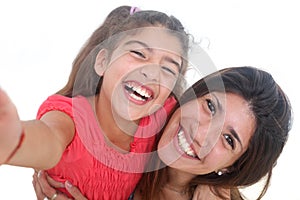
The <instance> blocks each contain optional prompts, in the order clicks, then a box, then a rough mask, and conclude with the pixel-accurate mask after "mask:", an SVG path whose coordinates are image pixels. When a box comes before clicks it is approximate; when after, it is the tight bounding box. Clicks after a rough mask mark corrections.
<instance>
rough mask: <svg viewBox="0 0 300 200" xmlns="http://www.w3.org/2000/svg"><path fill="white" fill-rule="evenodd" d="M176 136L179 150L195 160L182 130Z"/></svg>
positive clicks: (194, 155)
mask: <svg viewBox="0 0 300 200" xmlns="http://www.w3.org/2000/svg"><path fill="white" fill-rule="evenodd" d="M177 136H178V144H179V146H180V148H181V150H183V151H184V152H185V153H186V154H187V155H189V156H191V157H194V158H195V157H196V154H195V152H194V151H193V149H192V148H191V147H190V145H189V144H188V142H187V140H186V138H185V137H184V134H183V130H180V131H179V132H178V135H177Z"/></svg>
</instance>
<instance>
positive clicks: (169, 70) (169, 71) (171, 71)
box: [161, 66, 176, 76]
mask: <svg viewBox="0 0 300 200" xmlns="http://www.w3.org/2000/svg"><path fill="white" fill-rule="evenodd" d="M161 68H162V69H163V70H164V71H166V72H168V73H170V74H172V75H174V76H176V73H175V72H174V71H173V69H171V68H169V67H166V66H162V67H161Z"/></svg>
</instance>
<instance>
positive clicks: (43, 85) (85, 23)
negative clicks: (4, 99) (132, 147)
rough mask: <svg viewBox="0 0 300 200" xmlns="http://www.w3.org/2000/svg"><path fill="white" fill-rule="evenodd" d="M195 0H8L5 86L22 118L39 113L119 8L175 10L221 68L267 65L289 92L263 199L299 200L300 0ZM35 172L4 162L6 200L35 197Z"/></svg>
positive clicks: (1, 190) (1, 183)
mask: <svg viewBox="0 0 300 200" xmlns="http://www.w3.org/2000/svg"><path fill="white" fill-rule="evenodd" d="M195 2H196V1H188V0H186V1H178V2H177V1H174V0H172V1H171V0H169V1H162V0H159V1H158V0H152V1H144V2H140V1H121V0H118V1H109V2H107V1H100V0H97V1H96V0H85V1H83V0H82V1H76V0H52V1H38V0H27V1H22V0H10V1H6V2H5V3H4V1H1V2H0V26H1V27H0V86H1V87H2V88H3V89H4V90H6V91H7V92H8V94H9V95H10V97H11V98H12V100H13V101H14V102H15V104H16V106H17V108H18V110H19V114H20V117H21V119H24V120H25V119H33V118H35V114H36V111H37V109H38V107H39V105H40V104H41V102H42V101H43V100H44V99H45V98H46V97H47V96H48V95H50V94H52V93H54V92H56V91H57V90H58V89H60V88H61V87H62V86H63V85H64V83H65V82H66V80H67V78H68V76H69V72H70V69H71V63H72V61H73V59H74V58H75V56H76V55H77V53H78V51H79V49H80V48H81V46H82V45H83V43H84V42H85V41H86V39H87V38H88V37H89V36H90V34H91V33H92V32H93V31H94V30H95V29H96V28H97V27H98V26H99V25H100V24H101V23H102V22H103V20H104V18H105V17H106V15H107V14H108V13H109V12H110V11H111V10H112V9H114V8H115V7H117V6H120V5H134V6H138V7H140V8H141V9H144V10H146V9H154V10H159V11H163V12H166V13H168V14H172V15H174V16H176V17H177V18H179V19H180V20H181V22H182V23H183V24H184V25H185V27H186V28H187V30H188V31H189V32H190V33H191V34H193V35H194V37H195V38H196V40H198V41H200V40H201V39H205V41H206V44H205V45H204V47H205V48H206V50H207V53H208V54H209V56H210V57H211V59H212V60H213V62H214V63H215V65H216V66H218V68H223V67H230V66H242V65H251V66H255V67H259V68H262V69H265V70H267V71H269V72H271V73H272V75H273V76H274V78H275V80H277V82H278V83H279V84H280V85H281V86H282V88H283V90H284V91H285V92H286V93H287V94H288V96H289V97H290V100H291V103H292V106H293V109H294V125H293V129H292V131H291V132H290V138H289V141H288V143H287V146H286V148H285V149H284V152H283V153H282V156H281V157H280V159H279V161H278V164H277V166H276V167H275V169H274V175H273V179H272V182H271V187H270V188H269V190H268V192H267V194H266V196H265V197H264V199H268V200H277V199H278V200H279V199H284V200H286V199H287V200H300V194H299V184H298V179H300V173H299V169H300V164H299V162H298V161H297V160H298V159H299V155H298V154H299V150H298V148H299V145H300V135H299V134H298V132H299V130H300V129H299V120H298V115H299V102H300V99H299V94H298V93H299V89H298V87H297V85H299V83H296V81H297V80H298V74H297V73H296V70H297V68H299V67H300V60H299V47H300V39H299V37H300V30H299V28H298V27H299V19H300V12H299V9H300V6H298V3H297V1H296V0H295V1H292V0H285V1H283V0H282V1H276V0H273V1H271V0H270V1H269V0H264V1H263V0H252V1H250V0H249V1H242V0H228V1H222V0H218V1H217V0H211V1H204V0H203V1H197V4H196V3H195ZM208 41H209V42H208ZM208 44H209V45H208ZM297 122H298V124H297ZM297 145H298V146H297ZM32 174H33V171H32V170H31V169H24V168H19V167H11V166H5V165H4V166H1V167H0V200H2V199H5V200H7V199H8V200H10V199H12V200H15V199H26V200H27V199H29V200H31V199H36V198H35V194H34V191H33V188H32V185H31V181H32V177H31V176H32ZM256 193H257V186H256V187H253V188H250V189H248V190H246V194H247V195H248V196H249V199H254V197H255V196H256Z"/></svg>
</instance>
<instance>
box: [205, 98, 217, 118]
mask: <svg viewBox="0 0 300 200" xmlns="http://www.w3.org/2000/svg"><path fill="white" fill-rule="evenodd" d="M206 103H207V107H208V109H209V110H210V112H211V114H212V115H213V116H214V115H215V114H216V107H215V105H214V103H213V102H212V100H210V99H206Z"/></svg>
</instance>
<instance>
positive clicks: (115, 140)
mask: <svg viewBox="0 0 300 200" xmlns="http://www.w3.org/2000/svg"><path fill="white" fill-rule="evenodd" d="M91 102H92V105H93V108H94V111H95V115H96V117H97V120H98V122H99V126H100V128H101V130H102V132H103V134H104V135H105V136H106V138H107V139H108V142H110V143H112V144H113V145H115V146H116V147H117V148H120V149H122V150H125V151H127V152H128V151H129V150H130V143H131V142H132V141H133V136H134V133H135V132H136V130H137V125H136V124H135V122H133V121H128V120H125V119H123V118H121V117H118V115H116V114H114V113H113V111H112V106H111V102H110V101H107V100H106V98H103V97H101V95H100V94H99V95H97V96H95V97H93V98H92V99H91Z"/></svg>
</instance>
